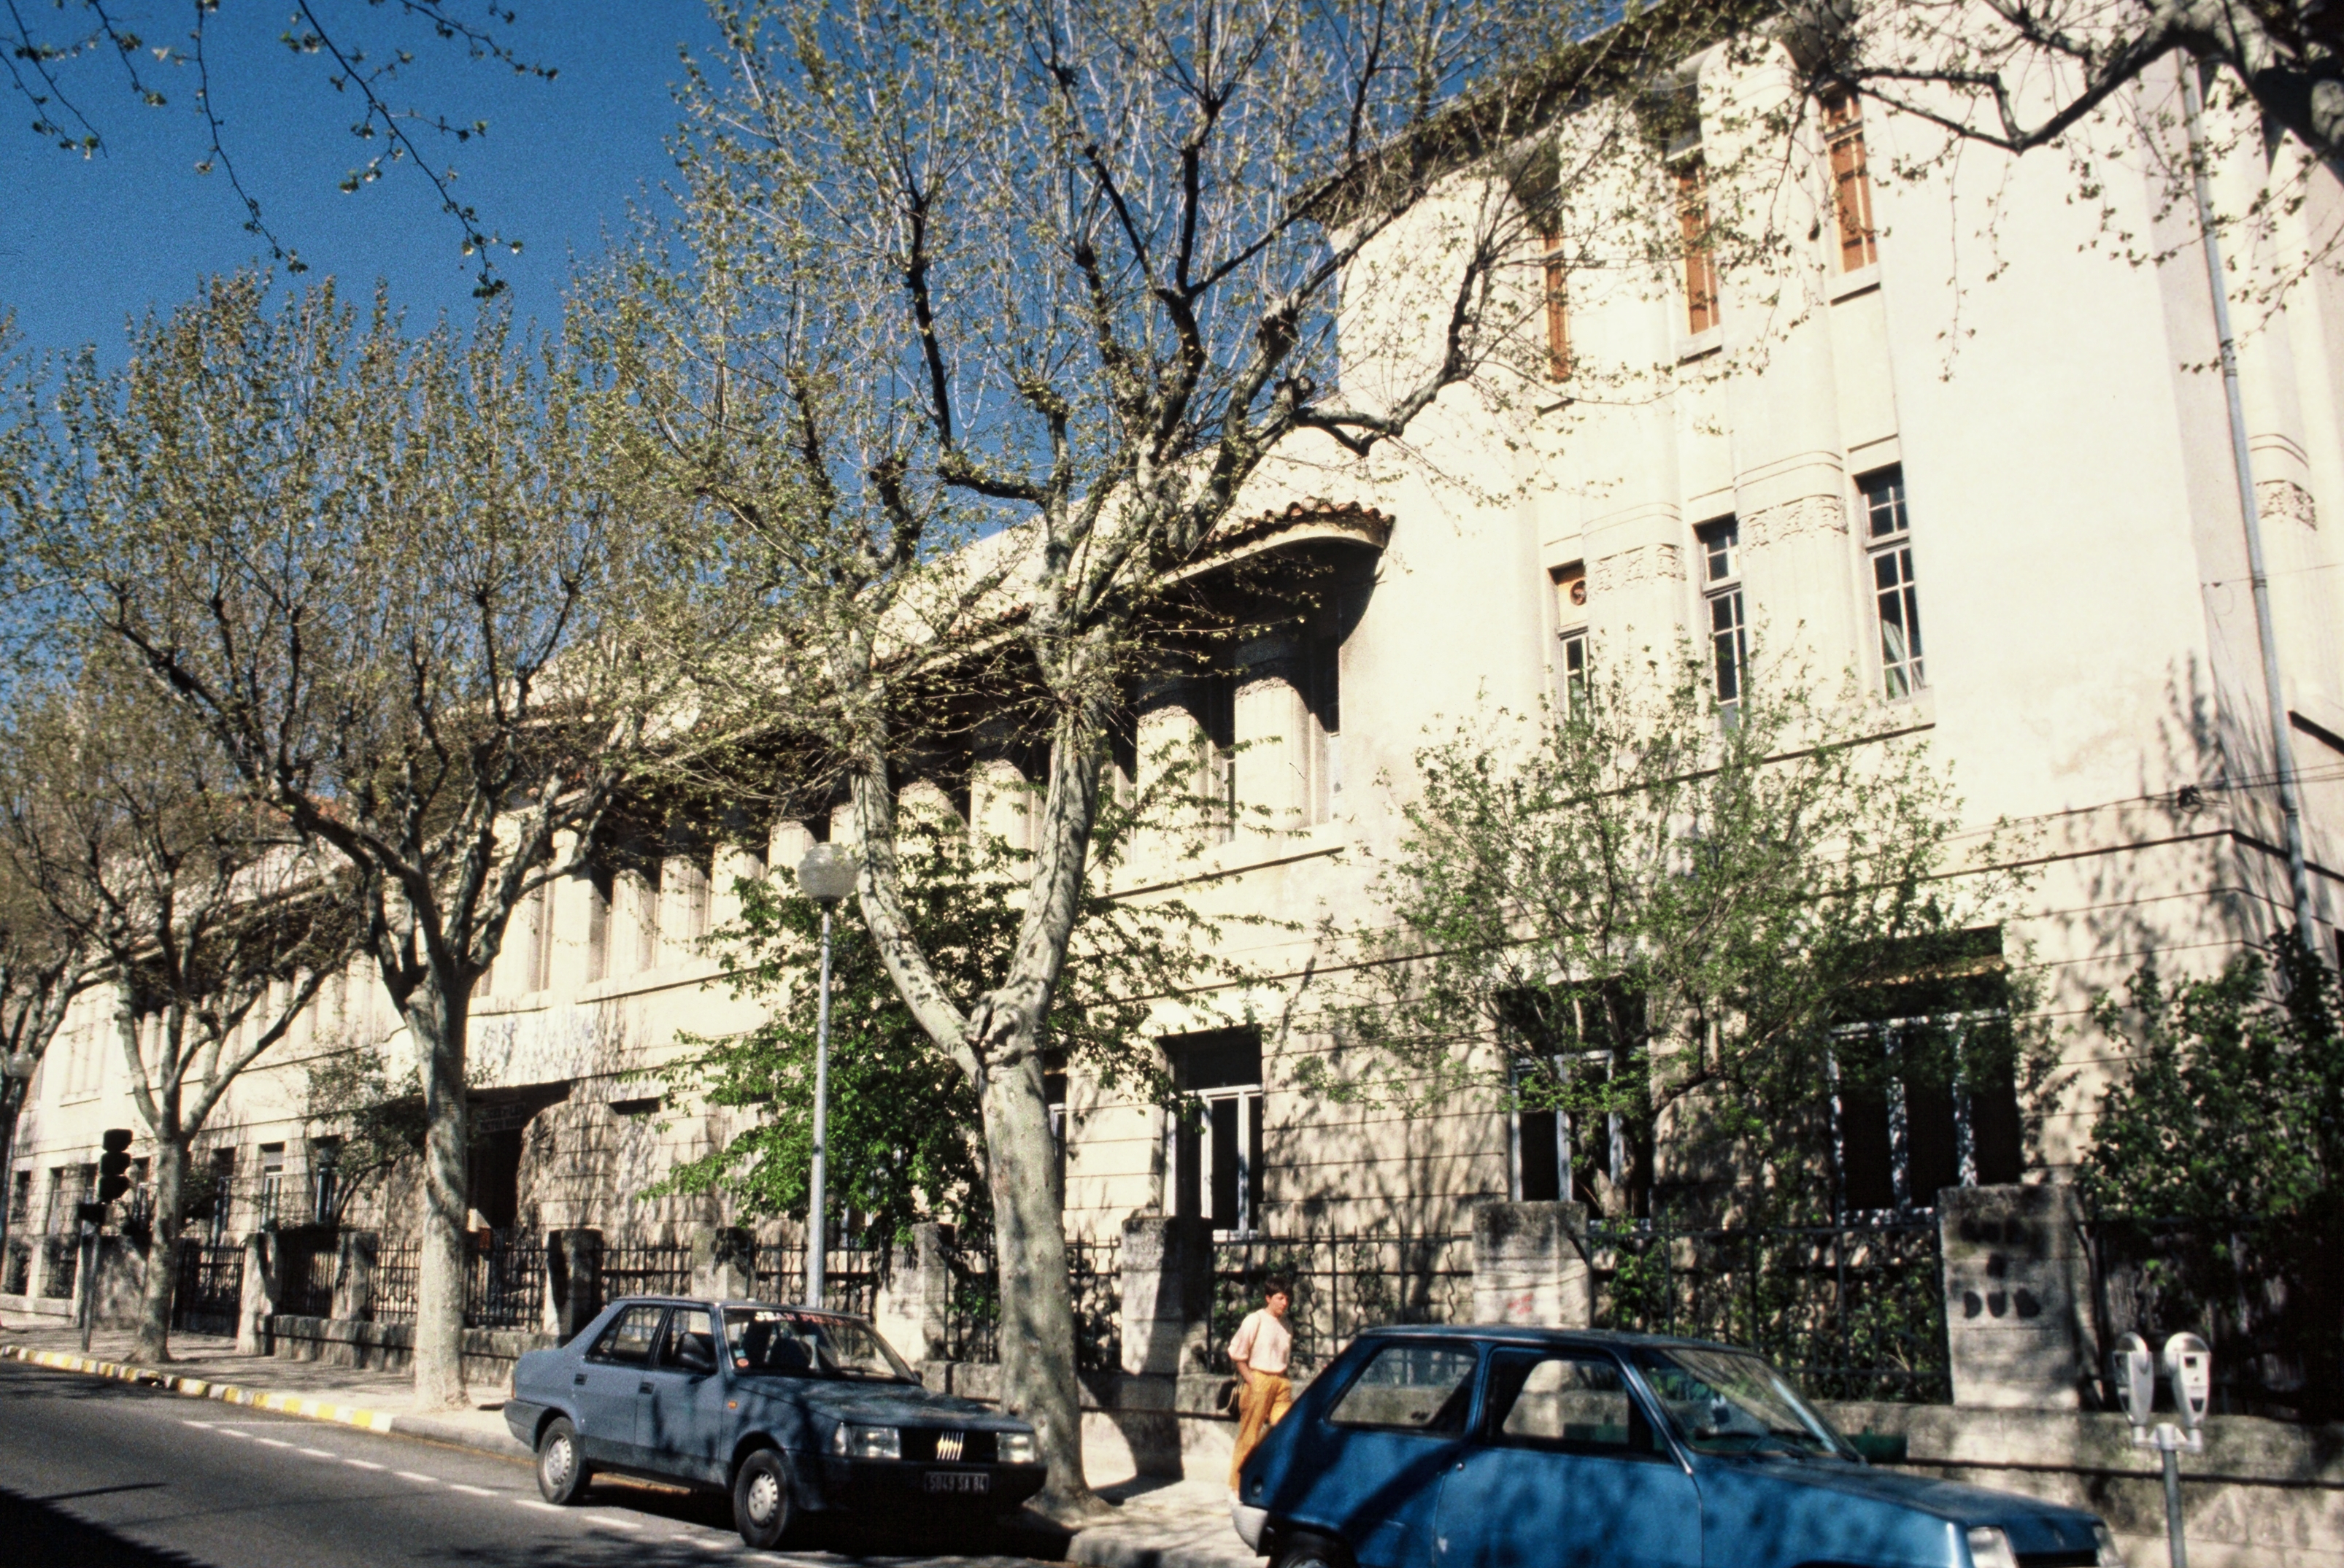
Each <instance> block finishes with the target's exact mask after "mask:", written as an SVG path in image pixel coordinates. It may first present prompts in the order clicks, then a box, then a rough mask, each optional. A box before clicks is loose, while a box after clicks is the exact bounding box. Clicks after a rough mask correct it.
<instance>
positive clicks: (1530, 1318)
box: [1473, 1201, 1595, 1329]
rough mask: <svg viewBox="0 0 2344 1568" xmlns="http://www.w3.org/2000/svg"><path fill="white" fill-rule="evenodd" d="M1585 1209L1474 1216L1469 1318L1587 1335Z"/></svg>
mask: <svg viewBox="0 0 2344 1568" xmlns="http://www.w3.org/2000/svg"><path fill="white" fill-rule="evenodd" d="M1592 1285H1593V1281H1592V1280H1591V1278H1590V1276H1589V1273H1588V1269H1587V1206H1586V1205H1585V1204H1583V1203H1510V1202H1504V1201H1494V1202H1490V1203H1484V1204H1481V1205H1480V1206H1479V1207H1478V1208H1476V1209H1474V1210H1473V1320H1474V1321H1475V1322H1479V1323H1520V1324H1525V1325H1535V1326H1538V1327H1541V1328H1550V1329H1584V1328H1586V1327H1588V1326H1589V1325H1590V1324H1591V1322H1592V1321H1593V1320H1594V1315H1595V1302H1594V1291H1593V1289H1592Z"/></svg>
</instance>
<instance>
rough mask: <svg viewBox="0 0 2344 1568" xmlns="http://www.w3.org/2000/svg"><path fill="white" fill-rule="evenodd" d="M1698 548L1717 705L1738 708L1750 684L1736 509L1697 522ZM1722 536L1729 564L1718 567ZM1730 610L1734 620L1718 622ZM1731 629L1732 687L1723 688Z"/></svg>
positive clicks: (1724, 709)
mask: <svg viewBox="0 0 2344 1568" xmlns="http://www.w3.org/2000/svg"><path fill="white" fill-rule="evenodd" d="M1692 532H1693V543H1694V547H1695V552H1696V553H1697V554H1698V555H1699V556H1700V557H1701V602H1702V611H1703V612H1704V614H1705V615H1706V617H1707V621H1708V624H1707V625H1706V626H1705V627H1704V628H1703V630H1702V636H1703V637H1704V638H1705V639H1706V640H1707V641H1708V643H1709V672H1710V679H1709V689H1710V696H1711V699H1712V700H1713V702H1715V703H1716V704H1717V707H1718V710H1719V711H1720V712H1721V713H1726V714H1729V715H1731V714H1733V713H1735V712H1737V711H1738V710H1739V709H1740V708H1741V706H1742V699H1743V697H1744V696H1745V695H1747V694H1748V693H1749V688H1750V606H1749V602H1748V600H1747V599H1746V598H1745V597H1744V595H1743V575H1742V519H1741V518H1740V517H1739V516H1738V515H1737V514H1735V513H1733V512H1727V513H1725V514H1724V515H1723V516H1722V517H1713V518H1711V519H1709V520H1708V521H1705V522H1702V523H1698V524H1696V525H1695V526H1694V528H1693V531H1692ZM1720 540H1723V541H1724V548H1723V556H1724V560H1725V566H1724V570H1723V572H1720V571H1718V570H1717V556H1718V555H1719V553H1720V551H1719V550H1718V548H1717V545H1716V543H1715V541H1720ZM1729 609H1730V610H1731V612H1732V617H1733V624H1732V625H1731V626H1730V627H1727V626H1722V625H1720V624H1719V621H1718V617H1719V615H1720V613H1721V612H1723V611H1726V610H1729ZM1728 632H1731V634H1732V637H1733V693H1732V694H1731V695H1728V694H1727V693H1726V692H1725V690H1724V687H1725V684H1726V682H1725V679H1724V671H1725V666H1724V664H1723V663H1722V661H1721V660H1720V659H1719V657H1718V654H1719V650H1720V648H1721V646H1722V643H1723V639H1724V638H1725V637H1726V635H1727V634H1728Z"/></svg>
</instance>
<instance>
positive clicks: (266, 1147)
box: [258, 1143, 293, 1230]
mask: <svg viewBox="0 0 2344 1568" xmlns="http://www.w3.org/2000/svg"><path fill="white" fill-rule="evenodd" d="M284 1198H285V1146H284V1145H283V1144H281V1143H264V1144H262V1145H261V1146H260V1189H259V1194H258V1199H259V1204H260V1216H259V1218H260V1228H261V1229H264V1230H268V1229H274V1228H275V1227H276V1226H278V1224H281V1223H282V1222H284V1221H285V1220H286V1219H289V1218H293V1217H292V1216H288V1215H287V1214H285V1213H284V1212H283V1211H282V1207H281V1206H282V1205H283V1202H284Z"/></svg>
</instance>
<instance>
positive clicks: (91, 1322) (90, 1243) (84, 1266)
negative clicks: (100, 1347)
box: [76, 1219, 97, 1355]
mask: <svg viewBox="0 0 2344 1568" xmlns="http://www.w3.org/2000/svg"><path fill="white" fill-rule="evenodd" d="M76 1293H77V1294H78V1295H79V1296H80V1297H81V1349H82V1354H84V1355H87V1354H88V1353H89V1334H90V1330H92V1329H93V1328H95V1327H96V1321H95V1320H96V1317H97V1310H96V1301H97V1227H96V1226H95V1225H92V1224H91V1223H90V1222H89V1221H88V1220H86V1219H85V1220H83V1221H82V1222H81V1290H79V1291H78V1292H76Z"/></svg>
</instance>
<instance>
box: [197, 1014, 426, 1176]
mask: <svg viewBox="0 0 2344 1568" xmlns="http://www.w3.org/2000/svg"><path fill="white" fill-rule="evenodd" d="M306 1089H307V1093H306V1098H305V1101H304V1110H305V1119H306V1120H307V1122H308V1128H309V1136H310V1137H311V1138H320V1137H332V1138H340V1139H341V1140H342V1142H341V1149H340V1153H339V1156H338V1159H337V1161H336V1164H335V1171H336V1173H337V1177H338V1181H339V1184H340V1187H341V1189H342V1191H343V1193H344V1195H345V1199H344V1206H345V1208H347V1204H348V1200H349V1198H352V1197H355V1196H356V1195H357V1194H358V1193H359V1192H361V1191H363V1190H365V1189H366V1188H367V1187H369V1185H371V1184H373V1183H375V1182H377V1181H379V1180H381V1179H383V1178H384V1177H386V1176H388V1175H389V1174H390V1173H391V1172H392V1171H394V1170H396V1169H398V1168H399V1167H400V1166H402V1165H405V1164H406V1163H408V1162H409V1161H410V1160H414V1159H418V1158H421V1156H422V1154H423V1139H424V1135H425V1133H426V1132H427V1131H428V1130H429V1126H430V1123H429V1118H428V1117H427V1116H426V1115H425V1113H424V1108H423V1085H422V1081H421V1079H420V1077H419V1076H418V1075H417V1073H416V1072H415V1071H414V1070H413V1069H412V1068H409V1070H408V1071H406V1072H404V1073H400V1072H395V1071H394V1070H393V1069H392V1067H391V1066H390V1060H389V1057H388V1056H387V1055H386V1054H385V1053H384V1051H383V1048H382V1047H381V1046H379V1045H363V1046H357V1047H352V1048H350V1049H349V1050H342V1051H331V1052H328V1053H327V1054H326V1055H324V1056H322V1057H318V1058H317V1059H316V1060H314V1061H312V1062H311V1063H310V1064H309V1067H308V1083H307V1086H306ZM199 1165H200V1162H190V1164H189V1166H188V1176H189V1179H194V1177H195V1176H196V1175H197V1170H198V1168H199ZM203 1174H204V1175H206V1176H207V1177H208V1175H209V1172H208V1170H207V1169H206V1170H205V1171H204V1172H203Z"/></svg>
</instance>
